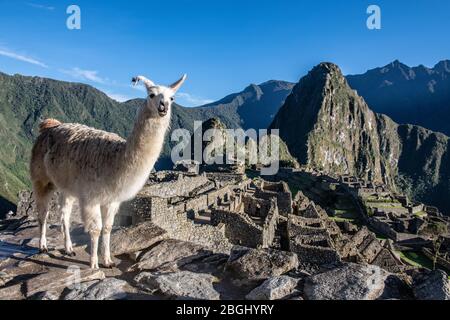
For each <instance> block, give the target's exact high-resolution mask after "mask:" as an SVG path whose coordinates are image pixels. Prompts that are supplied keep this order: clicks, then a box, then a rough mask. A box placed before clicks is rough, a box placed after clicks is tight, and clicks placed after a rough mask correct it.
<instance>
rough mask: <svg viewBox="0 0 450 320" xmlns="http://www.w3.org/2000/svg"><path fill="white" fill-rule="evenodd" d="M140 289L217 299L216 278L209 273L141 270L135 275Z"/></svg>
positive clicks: (193, 297)
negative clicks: (214, 283) (214, 284)
mask: <svg viewBox="0 0 450 320" xmlns="http://www.w3.org/2000/svg"><path fill="white" fill-rule="evenodd" d="M135 281H136V283H137V284H138V285H139V287H141V288H142V289H144V290H146V291H150V292H152V293H161V294H162V295H164V296H168V297H171V298H177V299H200V300H218V299H219V298H220V294H219V293H218V292H217V291H216V290H215V289H214V287H213V282H216V281H217V279H216V278H215V277H214V276H212V275H209V274H205V273H194V272H190V271H178V272H171V273H163V274H161V273H152V272H142V273H140V274H138V275H137V276H136V277H135Z"/></svg>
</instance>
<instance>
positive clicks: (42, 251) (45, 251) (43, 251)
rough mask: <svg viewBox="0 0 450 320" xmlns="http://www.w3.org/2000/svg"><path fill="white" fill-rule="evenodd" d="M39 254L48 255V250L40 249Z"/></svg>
mask: <svg viewBox="0 0 450 320" xmlns="http://www.w3.org/2000/svg"><path fill="white" fill-rule="evenodd" d="M39 253H48V248H41V249H39Z"/></svg>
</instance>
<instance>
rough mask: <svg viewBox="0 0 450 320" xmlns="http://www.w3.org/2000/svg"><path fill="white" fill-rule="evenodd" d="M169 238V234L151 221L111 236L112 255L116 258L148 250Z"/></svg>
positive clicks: (123, 229)
mask: <svg viewBox="0 0 450 320" xmlns="http://www.w3.org/2000/svg"><path fill="white" fill-rule="evenodd" d="M166 238H167V232H166V231H165V230H163V229H161V228H160V227H158V226H156V225H155V224H153V223H152V222H150V221H145V222H141V223H139V224H137V225H134V226H132V227H128V228H121V229H119V230H116V231H114V232H113V233H112V234H111V253H112V254H113V255H115V256H117V255H121V254H125V253H133V252H136V251H140V250H143V249H146V248H148V247H150V246H152V245H154V244H155V243H157V242H160V241H162V240H164V239H166Z"/></svg>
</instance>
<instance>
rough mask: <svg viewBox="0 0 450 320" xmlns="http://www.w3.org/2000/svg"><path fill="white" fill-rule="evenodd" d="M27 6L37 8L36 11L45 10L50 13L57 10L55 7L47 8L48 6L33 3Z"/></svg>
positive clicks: (28, 3)
mask: <svg viewBox="0 0 450 320" xmlns="http://www.w3.org/2000/svg"><path fill="white" fill-rule="evenodd" d="M27 5H29V6H30V7H33V8H36V9H44V10H49V11H53V10H55V7H52V6H46V5H42V4H38V3H33V2H27Z"/></svg>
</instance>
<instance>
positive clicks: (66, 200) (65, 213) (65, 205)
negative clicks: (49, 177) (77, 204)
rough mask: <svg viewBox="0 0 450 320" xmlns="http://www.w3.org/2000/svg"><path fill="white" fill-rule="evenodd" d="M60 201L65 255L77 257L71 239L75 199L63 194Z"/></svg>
mask: <svg viewBox="0 0 450 320" xmlns="http://www.w3.org/2000/svg"><path fill="white" fill-rule="evenodd" d="M59 201H60V202H59V203H60V208H61V223H62V228H61V229H62V232H63V235H64V248H65V254H66V255H69V256H75V252H74V251H73V247H72V239H71V238H70V215H71V213H72V207H73V203H74V201H75V198H73V197H70V196H67V195H65V194H63V193H61V194H60V198H59Z"/></svg>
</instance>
